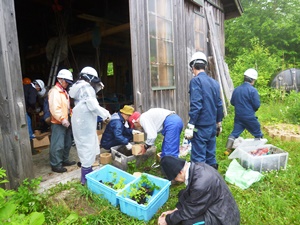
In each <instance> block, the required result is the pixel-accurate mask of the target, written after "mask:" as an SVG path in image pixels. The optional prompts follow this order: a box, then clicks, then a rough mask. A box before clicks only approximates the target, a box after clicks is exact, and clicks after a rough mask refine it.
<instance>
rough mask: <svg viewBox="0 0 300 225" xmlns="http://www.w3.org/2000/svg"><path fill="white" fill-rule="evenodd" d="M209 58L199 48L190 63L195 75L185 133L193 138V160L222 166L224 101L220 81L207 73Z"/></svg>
mask: <svg viewBox="0 0 300 225" xmlns="http://www.w3.org/2000/svg"><path fill="white" fill-rule="evenodd" d="M206 65H207V58H206V55H205V54H204V53H203V52H196V53H194V54H193V56H192V59H191V60H190V63H189V66H190V67H191V71H192V73H193V76H194V77H193V78H192V79H191V81H190V85H189V94H190V111H189V117H190V119H189V122H188V124H187V128H186V129H185V132H184V136H185V137H186V138H187V139H190V140H191V144H192V149H191V161H192V162H205V163H207V164H208V165H210V166H212V167H214V168H215V169H218V163H217V160H216V136H218V135H219V134H220V133H221V131H222V123H221V122H222V119H223V103H222V99H221V95H220V85H219V83H218V82H217V81H216V80H215V79H213V78H211V77H210V76H208V75H207V73H206V72H205V68H206Z"/></svg>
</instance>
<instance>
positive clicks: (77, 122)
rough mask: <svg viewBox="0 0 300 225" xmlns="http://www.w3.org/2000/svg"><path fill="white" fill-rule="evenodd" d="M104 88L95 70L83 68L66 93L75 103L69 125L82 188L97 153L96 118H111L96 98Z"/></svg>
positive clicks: (106, 119)
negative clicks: (79, 163)
mask: <svg viewBox="0 0 300 225" xmlns="http://www.w3.org/2000/svg"><path fill="white" fill-rule="evenodd" d="M103 87H104V85H103V84H102V83H101V81H100V78H99V77H98V73H97V71H96V70H95V69H94V68H92V67H84V68H83V69H82V70H81V72H80V74H79V80H78V81H77V82H76V83H75V84H73V86H72V87H71V88H70V91H69V94H70V97H71V98H73V99H74V103H75V107H74V108H73V115H72V117H71V122H72V129H73V136H74V140H75V143H76V148H77V152H78V157H79V159H80V162H81V184H82V185H84V184H85V183H86V178H85V175H86V174H88V173H90V172H92V171H93V169H92V165H93V163H94V162H95V158H96V155H98V154H100V148H99V143H98V136H97V132H96V128H97V116H100V117H101V118H102V119H103V121H108V120H109V119H110V117H111V115H110V113H109V111H108V110H106V109H104V108H103V107H101V106H100V105H99V103H98V101H97V98H96V93H97V92H98V91H100V90H101V89H103Z"/></svg>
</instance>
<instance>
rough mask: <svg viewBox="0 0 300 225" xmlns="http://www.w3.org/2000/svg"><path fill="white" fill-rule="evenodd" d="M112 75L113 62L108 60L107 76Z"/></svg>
mask: <svg viewBox="0 0 300 225" xmlns="http://www.w3.org/2000/svg"><path fill="white" fill-rule="evenodd" d="M113 75H114V63H113V62H108V63H107V76H113Z"/></svg>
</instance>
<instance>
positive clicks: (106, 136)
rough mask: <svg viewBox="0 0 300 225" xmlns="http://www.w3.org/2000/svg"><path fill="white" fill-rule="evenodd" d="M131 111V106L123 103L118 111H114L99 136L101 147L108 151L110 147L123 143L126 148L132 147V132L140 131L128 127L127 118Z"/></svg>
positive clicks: (132, 110)
mask: <svg viewBox="0 0 300 225" xmlns="http://www.w3.org/2000/svg"><path fill="white" fill-rule="evenodd" d="M133 112H134V108H133V107H131V106H129V105H124V107H123V108H122V109H120V111H119V112H116V113H114V114H113V115H112V116H111V119H110V121H109V123H108V124H107V125H106V128H105V131H104V133H103V135H102V138H101V144H100V146H101V148H104V149H105V150H106V151H110V148H111V147H114V146H117V145H125V146H126V148H127V150H131V149H132V144H131V143H130V141H132V139H133V134H135V133H140V131H137V130H133V129H131V128H130V127H129V124H128V119H129V117H130V116H131V115H132V114H133Z"/></svg>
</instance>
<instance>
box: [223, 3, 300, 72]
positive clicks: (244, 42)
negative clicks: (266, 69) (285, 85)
mask: <svg viewBox="0 0 300 225" xmlns="http://www.w3.org/2000/svg"><path fill="white" fill-rule="evenodd" d="M241 2H242V6H243V8H244V14H243V15H242V16H241V17H238V18H235V19H232V20H228V21H226V22H225V37H226V42H225V43H226V45H225V48H226V57H227V58H226V60H227V62H228V63H229V65H233V64H234V63H235V62H236V58H237V56H239V55H241V54H243V52H244V51H245V49H250V48H251V42H250V40H251V39H253V38H257V40H258V41H259V43H261V44H262V45H264V46H266V47H267V48H268V49H269V51H270V54H275V55H277V56H279V57H281V59H282V63H281V68H282V69H285V68H286V67H290V66H292V67H297V66H300V51H299V46H300V35H299V34H300V14H299V11H300V0H289V1H286V0H242V1H241ZM241 46H242V47H241Z"/></svg>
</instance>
